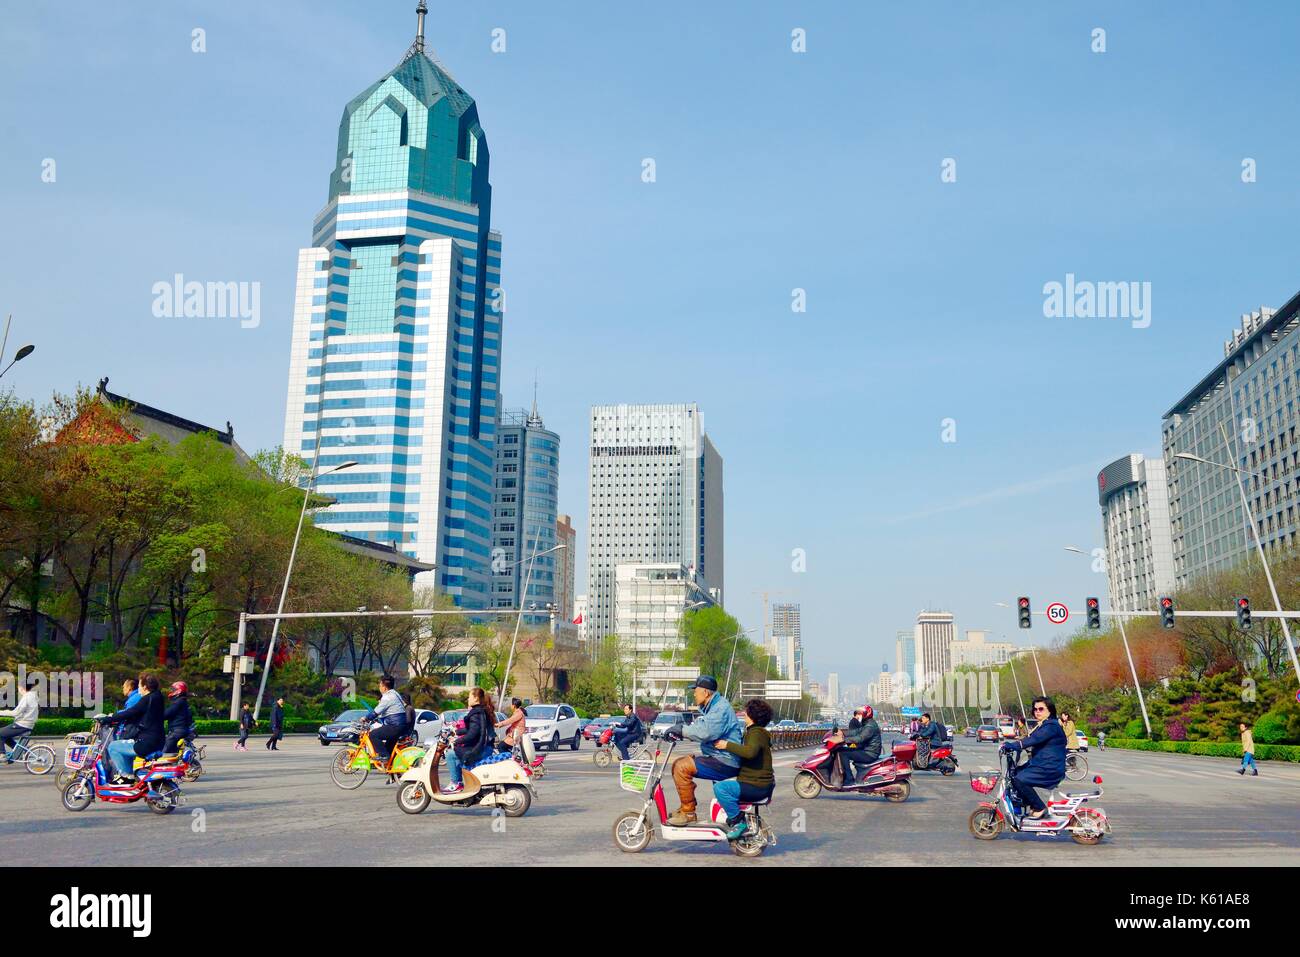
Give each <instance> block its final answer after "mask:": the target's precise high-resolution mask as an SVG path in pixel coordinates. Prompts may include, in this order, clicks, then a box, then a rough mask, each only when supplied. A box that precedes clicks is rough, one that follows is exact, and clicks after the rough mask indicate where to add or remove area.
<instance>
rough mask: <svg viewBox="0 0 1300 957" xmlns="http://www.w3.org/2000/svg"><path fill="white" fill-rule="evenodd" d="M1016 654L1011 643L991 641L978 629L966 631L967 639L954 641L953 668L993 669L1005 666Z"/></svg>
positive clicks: (1014, 647)
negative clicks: (963, 666) (997, 666)
mask: <svg viewBox="0 0 1300 957" xmlns="http://www.w3.org/2000/svg"><path fill="white" fill-rule="evenodd" d="M1015 653H1016V646H1015V645H1013V644H1011V643H1010V642H1009V641H989V633H988V632H987V631H982V630H980V629H976V628H968V629H966V637H965V638H957V639H954V641H953V643H952V646H951V654H952V666H953V667H954V668H958V667H961V666H962V665H966V666H968V667H972V668H991V667H994V666H996V665H1005V664H1006V663H1007V662H1008V661H1010V660H1011V659H1012V658H1013V657H1014V656H1015Z"/></svg>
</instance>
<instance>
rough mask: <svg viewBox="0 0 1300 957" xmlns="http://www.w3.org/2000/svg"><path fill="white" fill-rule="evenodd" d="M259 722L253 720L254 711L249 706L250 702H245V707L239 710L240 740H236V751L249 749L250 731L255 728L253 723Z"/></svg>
mask: <svg viewBox="0 0 1300 957" xmlns="http://www.w3.org/2000/svg"><path fill="white" fill-rule="evenodd" d="M256 723H257V722H256V721H254V720H253V712H252V710H250V709H249V707H248V702H247V701H245V702H244V707H243V708H241V709H240V712H239V740H238V741H236V742H235V750H236V751H247V750H248V733H249V732H250V731H252V730H253V725H255V724H256Z"/></svg>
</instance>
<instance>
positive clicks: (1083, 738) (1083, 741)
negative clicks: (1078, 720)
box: [1074, 728, 1088, 751]
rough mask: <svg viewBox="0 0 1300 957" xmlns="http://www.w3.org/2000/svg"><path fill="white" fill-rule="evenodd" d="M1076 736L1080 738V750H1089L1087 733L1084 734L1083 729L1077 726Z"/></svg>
mask: <svg viewBox="0 0 1300 957" xmlns="http://www.w3.org/2000/svg"><path fill="white" fill-rule="evenodd" d="M1074 736H1075V737H1076V738H1078V740H1079V750H1080V751H1087V750H1088V736H1087V735H1086V734H1084V733H1083V732H1082V731H1080V730H1078V729H1077V728H1076V729H1075V732H1074Z"/></svg>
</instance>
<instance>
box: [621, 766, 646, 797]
mask: <svg viewBox="0 0 1300 957" xmlns="http://www.w3.org/2000/svg"><path fill="white" fill-rule="evenodd" d="M654 767H655V763H654V760H653V759H649V760H644V761H620V762H618V784H619V787H621V788H622V789H623V790H624V791H631V792H632V793H634V794H644V793H645V789H646V785H647V784H649V783H650V775H651V774H652V773H654Z"/></svg>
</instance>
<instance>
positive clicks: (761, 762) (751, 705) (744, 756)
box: [713, 698, 776, 841]
mask: <svg viewBox="0 0 1300 957" xmlns="http://www.w3.org/2000/svg"><path fill="white" fill-rule="evenodd" d="M741 720H742V721H743V722H744V723H745V737H744V739H743V740H742V741H741V742H740V744H737V743H736V742H734V741H728V740H727V739H725V738H719V739H718V740H717V741H715V742H714V744H713V746H714V747H715V748H718V749H719V750H725V751H728V752H730V753H731V754H734V755H735V756H736V757H738V758H740V772H739V773H738V774H737V775H736V776H735V777H734V778H728V779H727V780H725V781H714V782H713V796H714V797H715V798H717V799H718V803H719V804H720V805H722V809H723V810H724V811H726V812H727V826H728V827H729V828H731V830H730V831H728V832H727V840H729V841H735V840H738V839H739V838H741V837H743V836H744V835H745V832H746V831H748V830H749V824H748V823H746V821H745V818H744V816H743V815H742V814H741V813H740V805H742V804H753V803H754V802H756V801H765V800H767V799H768V798H769V797H771V795H772V790H773V788H775V787H776V776H775V775H774V774H773V773H772V737H771V735H769V734H768V733H767V727H766V725H767V724H768V723H769V722H770V721H771V720H772V706H771V705H769V704H768V703H767V702H766V701H764V700H763V699H762V698H750V699H749V700H748V701H746V702H745V712H744V714H742V715H741Z"/></svg>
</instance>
